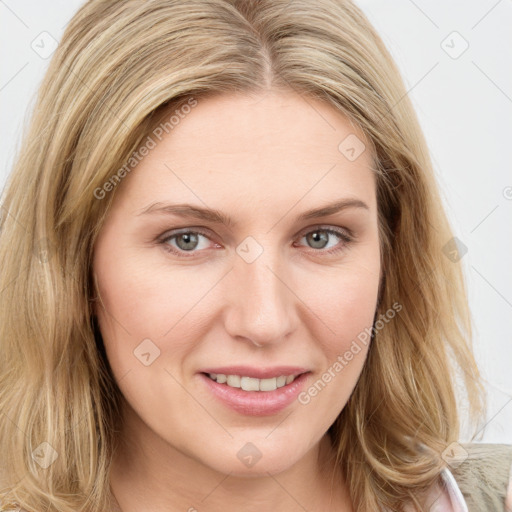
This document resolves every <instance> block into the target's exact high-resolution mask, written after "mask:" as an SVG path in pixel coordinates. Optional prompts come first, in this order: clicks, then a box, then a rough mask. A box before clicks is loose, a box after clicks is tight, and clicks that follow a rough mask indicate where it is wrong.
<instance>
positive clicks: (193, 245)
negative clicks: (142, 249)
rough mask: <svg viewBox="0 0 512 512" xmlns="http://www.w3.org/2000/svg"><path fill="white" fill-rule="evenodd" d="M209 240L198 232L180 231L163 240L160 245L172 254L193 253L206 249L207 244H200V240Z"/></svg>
mask: <svg viewBox="0 0 512 512" xmlns="http://www.w3.org/2000/svg"><path fill="white" fill-rule="evenodd" d="M202 239H204V240H209V238H208V236H207V235H206V234H204V233H202V232H200V231H191V230H187V231H181V232H179V233H174V234H171V235H169V236H166V237H165V238H163V239H162V240H161V241H160V243H161V244H162V245H163V246H164V249H165V250H166V251H168V252H171V253H173V254H179V255H180V256H181V255H183V253H187V252H189V253H193V252H196V250H197V251H199V250H201V249H206V248H208V244H207V243H204V242H203V243H201V240H202Z"/></svg>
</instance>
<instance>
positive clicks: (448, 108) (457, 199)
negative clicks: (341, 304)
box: [0, 0, 512, 443]
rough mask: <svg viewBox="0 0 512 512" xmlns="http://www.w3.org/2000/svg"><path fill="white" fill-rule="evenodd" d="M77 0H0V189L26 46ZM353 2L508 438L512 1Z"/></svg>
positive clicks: (24, 91)
mask: <svg viewBox="0 0 512 512" xmlns="http://www.w3.org/2000/svg"><path fill="white" fill-rule="evenodd" d="M81 4H82V1H78V0H52V1H51V2H48V1H46V2H40V1H37V0H0V62H1V66H0V115H1V119H2V122H1V124H0V147H1V151H0V156H1V158H0V183H1V186H2V187H3V185H4V183H5V179H6V177H7V175H8V173H9V170H10V166H11V165H12V161H13V157H14V154H15V151H16V148H17V146H18V144H19V142H20V135H21V132H22V126H23V123H24V120H25V119H28V115H29V112H30V110H29V109H30V108H31V106H32V105H33V99H34V94H35V91H36V90H37V87H38V85H39V83H40V81H41V79H42V76H43V73H44V72H45V69H46V66H47V64H48V62H49V59H44V58H41V57H40V56H39V55H38V54H37V53H36V52H35V51H34V50H33V49H32V46H31V45H33V41H34V40H35V41H36V43H37V41H40V38H39V39H38V36H39V35H40V34H41V33H42V32H48V33H49V34H51V36H53V37H54V38H55V39H56V40H57V41H58V40H60V37H61V35H62V32H63V28H64V27H65V25H66V24H67V23H68V21H69V20H70V18H71V17H72V16H73V14H74V12H75V11H76V10H77V8H78V7H79V6H80V5H81ZM357 4H358V5H359V6H360V7H361V8H362V9H363V11H364V12H365V14H366V15H367V16H368V18H369V19H370V21H371V22H372V23H373V24H374V26H375V28H376V29H377V30H378V32H379V33H380V34H381V37H382V38H383V40H384V42H385V44H386V45H387V47H388V49H389V50H390V51H391V53H392V55H393V57H394V58H395V60H396V62H397V64H398V66H399V67H400V69H401V71H402V74H403V76H404V79H405V82H406V84H407V89H408V91H409V93H408V94H409V96H410V98H411V100H412V102H413V104H414V106H415V108H416V111H417V113H418V116H419V119H420V123H421V125H422V127H423V130H424V132H425V135H426V138H427V142H428V145H429V148H430V151H431V154H432V158H433V162H434V167H435V170H436V173H437V176H438V182H439V185H440V187H441V189H442V193H443V196H444V200H445V206H446V208H447V210H448V214H449V216H450V219H451V222H452V226H453V227H454V231H455V235H456V236H457V238H458V239H460V241H461V242H462V243H463V244H464V245H465V246H466V247H467V253H466V254H465V255H464V256H463V259H462V262H463V263H464V266H465V269H466V276H467V281H468V286H469V293H470V304H471V309H472V313H473V317H474V325H475V352H476V356H477V360H478V364H479V367H480V369H481V371H482V373H483V375H484V377H485V379H486V382H487V384H486V387H487V389H488V396H489V416H488V424H487V426H486V427H485V430H484V436H483V441H486V442H506V443H512V270H511V263H512V258H511V255H512V250H511V249H512V236H511V235H512V229H511V226H512V165H511V162H512V158H511V157H512V31H511V30H510V27H512V2H511V1H509V0H500V1H497V0H478V1H477V0H471V1H467V0H464V1H463V0H451V1H450V2H446V1H441V0H436V1H426V0H415V1H413V0H393V1H389V0H388V1H383V0H358V1H357ZM291 6H293V3H292V4H291ZM454 32H457V33H458V34H454ZM43 37H48V36H43ZM34 44H35V43H34ZM465 45H469V46H468V48H467V49H466V50H465V51H464V52H463V53H461V52H462V50H463V49H464V47H465ZM449 53H451V56H450V55H449ZM459 54H460V55H459ZM454 57H456V58H454Z"/></svg>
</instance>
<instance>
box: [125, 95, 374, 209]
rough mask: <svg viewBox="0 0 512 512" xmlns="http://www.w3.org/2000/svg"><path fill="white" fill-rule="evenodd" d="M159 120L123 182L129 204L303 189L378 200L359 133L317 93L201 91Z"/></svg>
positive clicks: (265, 199) (293, 196)
mask: <svg viewBox="0 0 512 512" xmlns="http://www.w3.org/2000/svg"><path fill="white" fill-rule="evenodd" d="M171 117H172V120H171ZM166 122H167V125H165V123H166ZM159 127H160V129H159ZM159 127H156V129H154V130H153V132H152V133H150V135H149V136H150V137H151V138H152V139H153V140H154V142H156V145H155V146H154V148H153V149H152V150H151V151H150V152H149V153H148V154H147V156H145V157H144V158H143V159H142V160H141V161H140V163H138V165H137V166H136V167H135V168H134V169H133V170H132V171H131V173H130V175H129V176H128V178H127V179H125V180H124V182H123V188H125V189H126V190H125V191H124V192H123V194H124V195H128V196H129V198H130V202H131V203H132V204H133V205H134V206H143V204H142V203H144V201H146V202H148V201H151V200H153V201H155V200H159V199H162V200H165V199H179V200H190V199H195V200H196V202H197V200H198V199H201V198H202V196H204V199H205V200H206V199H208V200H209V201H210V202H211V201H212V200H213V198H214V197H215V199H216V200H217V199H218V202H219V204H220V205H222V204H223V203H225V202H226V201H231V202H233V201H234V200H235V199H236V198H238V199H239V200H240V201H241V202H244V201H249V203H251V204H252V205H255V206H256V203H259V204H258V206H265V205H266V204H267V205H268V206H270V205H275V204H276V201H285V202H286V201H287V200H288V201H290V200H293V201H296V200H297V199H299V198H300V197H303V196H304V200H305V201H306V202H307V201H308V200H311V201H315V200H317V199H330V198H338V197H340V196H358V197H360V198H361V199H363V200H364V201H365V202H367V203H369V204H370V205H372V203H374V201H375V193H374V174H373V171H372V155H371V152H370V148H369V145H368V143H367V140H366V138H365V137H364V134H363V133H362V132H361V131H360V130H359V129H358V128H357V127H356V126H355V125H354V124H353V123H351V122H350V120H349V119H348V118H346V117H345V116H343V115H342V114H341V113H340V112H338V111H337V110H336V109H335V108H334V107H333V106H330V105H328V104H326V103H324V102H322V101H320V100H317V99H311V98H306V97H303V96H300V95H298V94H296V93H294V92H276V91H272V92H270V91H269V92H266V93H261V94H251V95H249V94H224V95H218V96H215V97H209V98H206V99H205V98H198V99H197V103H196V104H195V106H193V107H191V108H187V109H182V110H181V111H180V112H175V109H169V110H168V111H167V112H166V113H165V115H164V116H163V117H162V123H161V124H160V125H159ZM306 195H307V198H306ZM194 196H195V197H194ZM249 203H246V204H249ZM240 204H241V203H240ZM212 206H213V205H212ZM216 206H218V205H216Z"/></svg>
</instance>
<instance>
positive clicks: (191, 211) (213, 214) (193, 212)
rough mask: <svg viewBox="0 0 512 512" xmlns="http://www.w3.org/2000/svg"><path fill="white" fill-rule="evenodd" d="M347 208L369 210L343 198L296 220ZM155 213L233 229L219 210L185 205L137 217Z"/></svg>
mask: <svg viewBox="0 0 512 512" xmlns="http://www.w3.org/2000/svg"><path fill="white" fill-rule="evenodd" d="M347 208H364V209H366V210H369V209H370V208H369V207H368V205H367V204H366V203H364V202H363V201H361V200H360V199H352V198H345V199H340V200H338V201H335V202H333V203H329V204H326V205H324V206H320V207H318V208H313V209H312V210H307V211H306V212H303V213H301V214H300V215H299V216H298V217H297V220H299V221H304V220H309V219H316V218H319V217H327V216H329V215H333V214H335V213H338V212H340V211H343V210H346V209H347ZM155 213H158V214H169V215H178V216H182V217H188V218H195V219H201V220H206V221H209V222H212V223H214V224H224V225H226V226H229V227H233V226H234V225H235V222H234V221H233V219H232V218H231V217H229V216H227V215H226V214H224V213H223V212H221V211H219V210H216V209H212V208H202V207H200V206H195V205H192V204H187V203H180V204H171V203H162V202H156V203H152V204H150V205H149V206H147V207H145V208H144V209H143V210H142V211H141V212H140V213H138V214H137V216H140V215H147V214H155Z"/></svg>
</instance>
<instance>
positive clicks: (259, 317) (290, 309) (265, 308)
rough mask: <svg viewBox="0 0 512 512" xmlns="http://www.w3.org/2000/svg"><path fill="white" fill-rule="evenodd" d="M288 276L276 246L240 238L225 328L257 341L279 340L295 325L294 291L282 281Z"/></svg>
mask: <svg viewBox="0 0 512 512" xmlns="http://www.w3.org/2000/svg"><path fill="white" fill-rule="evenodd" d="M248 238H250V237H248ZM256 244H258V245H256ZM258 246H259V247H258ZM289 278H290V273H289V272H288V271H287V269H286V265H285V264H284V260H283V257H282V255H281V254H280V253H279V251H278V249H277V248H276V247H271V246H270V244H265V246H264V244H263V243H257V242H255V240H254V239H252V240H250V239H249V240H246V241H244V242H242V243H241V244H240V245H239V246H238V247H237V255H236V257H235V262H234V268H233V272H232V275H231V283H230V287H231V290H232V292H231V293H230V301H229V304H230V307H229V312H228V315H227V318H226V329H227V330H228V332H229V333H230V334H231V335H232V336H234V337H244V338H248V339H250V340H252V341H253V342H254V343H255V344H257V345H263V344H270V343H276V342H279V341H280V340H282V339H283V337H285V336H286V335H287V334H288V333H289V332H291V331H292V330H293V329H294V326H295V325H296V324H295V315H296V312H295V310H294V300H293V298H294V295H293V293H291V291H290V290H289V289H288V287H287V285H286V284H285V283H287V280H289Z"/></svg>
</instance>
